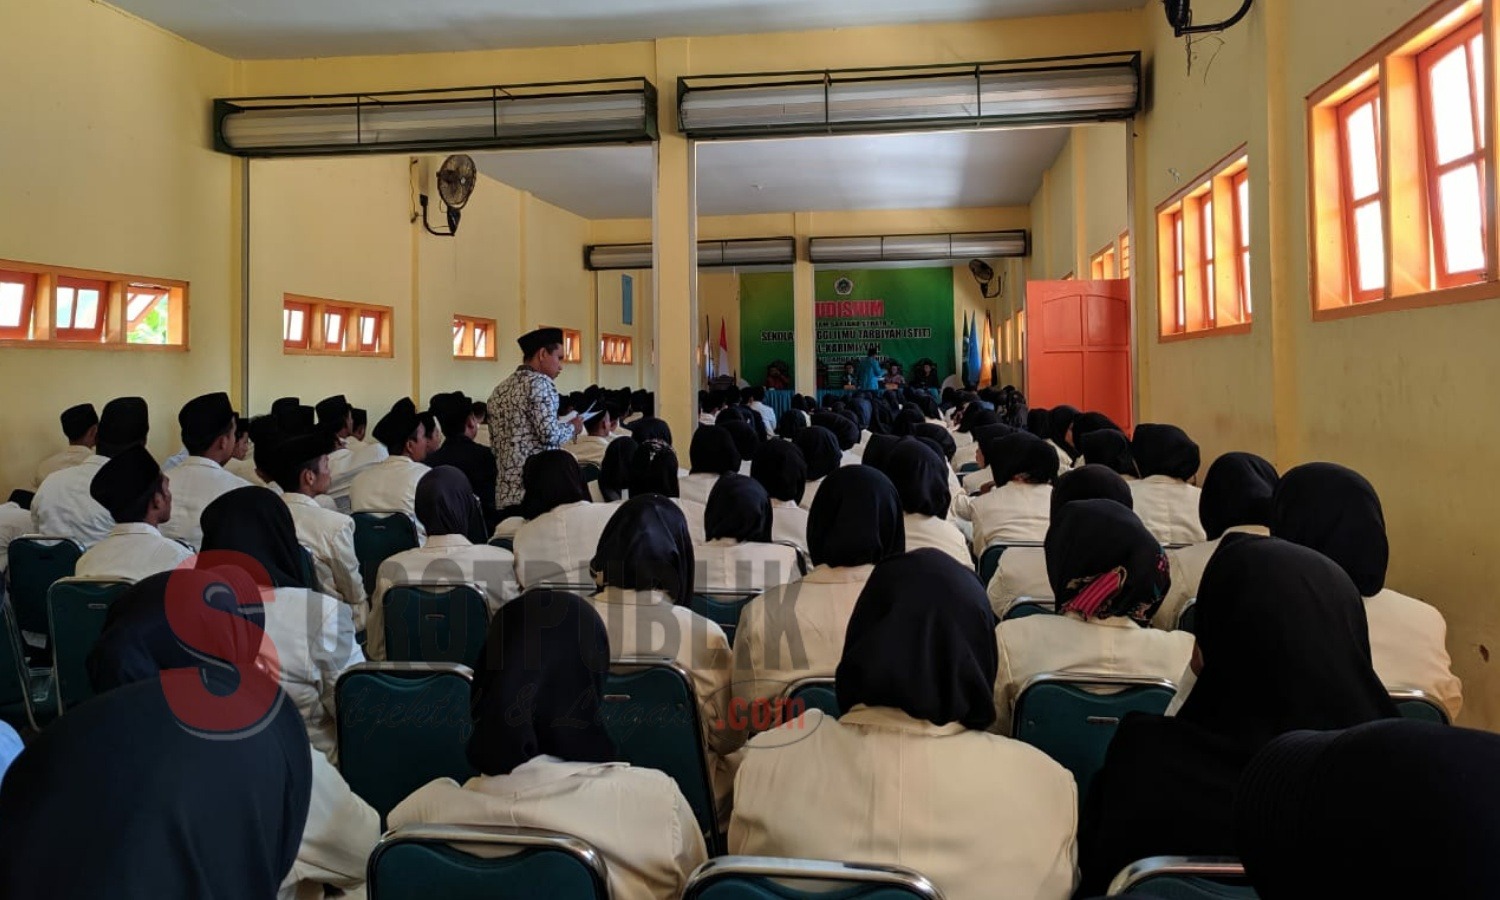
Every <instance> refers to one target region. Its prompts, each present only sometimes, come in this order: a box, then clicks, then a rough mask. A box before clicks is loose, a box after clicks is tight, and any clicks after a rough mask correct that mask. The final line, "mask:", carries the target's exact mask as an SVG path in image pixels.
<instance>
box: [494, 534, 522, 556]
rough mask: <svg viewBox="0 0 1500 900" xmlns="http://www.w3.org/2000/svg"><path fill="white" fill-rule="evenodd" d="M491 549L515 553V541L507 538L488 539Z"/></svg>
mask: <svg viewBox="0 0 1500 900" xmlns="http://www.w3.org/2000/svg"><path fill="white" fill-rule="evenodd" d="M490 546H491V547H499V548H500V549H501V550H509V551H510V552H512V553H514V552H516V539H515V538H508V537H499V538H490Z"/></svg>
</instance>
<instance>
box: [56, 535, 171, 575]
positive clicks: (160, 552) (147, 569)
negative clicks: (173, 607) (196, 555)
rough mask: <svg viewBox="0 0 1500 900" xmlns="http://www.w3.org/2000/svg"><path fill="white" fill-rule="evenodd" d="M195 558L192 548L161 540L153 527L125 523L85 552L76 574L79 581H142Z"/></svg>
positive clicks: (169, 539)
mask: <svg viewBox="0 0 1500 900" xmlns="http://www.w3.org/2000/svg"><path fill="white" fill-rule="evenodd" d="M192 555H193V551H192V548H190V547H187V546H185V545H183V544H180V543H178V542H177V541H174V540H172V539H171V538H167V537H162V533H161V532H160V531H158V530H157V529H156V527H155V526H154V525H147V524H146V523H145V522H126V523H124V524H122V525H116V526H115V527H114V528H112V529H110V532H109V535H108V536H107V537H105V539H104V540H102V541H100V542H99V543H97V544H95V545H94V546H92V547H90V548H89V549H88V550H87V551H85V552H84V554H83V556H81V557H79V558H78V565H76V566H75V567H74V569H73V574H74V575H75V576H77V577H79V578H95V579H99V578H123V579H125V580H126V581H140V580H141V579H142V578H149V577H150V576H152V575H155V574H157V573H158V572H166V571H168V570H169V569H175V568H177V565H178V564H179V563H181V562H182V561H183V560H185V559H188V558H190V557H191V556H192Z"/></svg>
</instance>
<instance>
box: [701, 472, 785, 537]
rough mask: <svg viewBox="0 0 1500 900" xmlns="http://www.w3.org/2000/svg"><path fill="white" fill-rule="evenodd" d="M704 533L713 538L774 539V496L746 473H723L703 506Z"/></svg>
mask: <svg viewBox="0 0 1500 900" xmlns="http://www.w3.org/2000/svg"><path fill="white" fill-rule="evenodd" d="M703 536H704V538H706V539H707V540H710V541H714V540H718V539H719V538H731V539H733V540H735V541H738V542H740V543H746V542H753V543H757V544H769V543H770V542H771V495H770V494H768V493H766V489H765V488H763V487H761V485H760V482H758V481H756V480H755V479H753V478H746V477H745V476H744V475H738V474H734V473H730V474H728V475H720V476H719V480H718V481H716V482H714V486H713V489H712V490H710V491H709V492H708V503H707V504H706V505H705V506H704V509H703Z"/></svg>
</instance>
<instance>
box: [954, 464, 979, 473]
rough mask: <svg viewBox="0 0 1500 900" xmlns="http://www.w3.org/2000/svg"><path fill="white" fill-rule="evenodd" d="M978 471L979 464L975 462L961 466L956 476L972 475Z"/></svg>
mask: <svg viewBox="0 0 1500 900" xmlns="http://www.w3.org/2000/svg"><path fill="white" fill-rule="evenodd" d="M978 471H979V463H977V462H971V463H964V464H963V465H961V466H959V467H958V474H960V475H972V474H974V473H975V472H978Z"/></svg>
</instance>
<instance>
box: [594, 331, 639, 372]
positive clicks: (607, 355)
mask: <svg viewBox="0 0 1500 900" xmlns="http://www.w3.org/2000/svg"><path fill="white" fill-rule="evenodd" d="M630 345H631V339H630V338H628V337H626V336H625V335H623V334H606V335H601V336H600V340H599V360H600V361H601V362H603V363H604V364H605V365H606V366H629V365H633V364H634V363H635V357H634V356H633V355H632V354H631V346H630Z"/></svg>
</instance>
